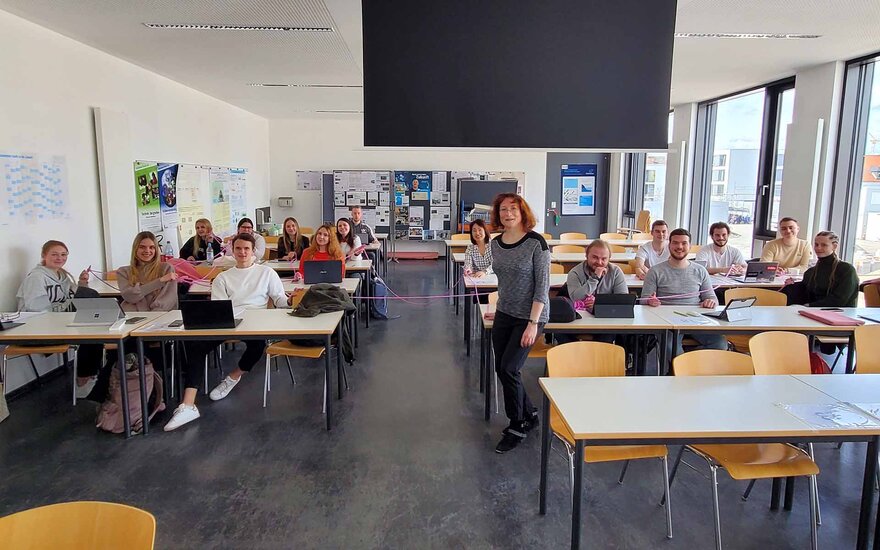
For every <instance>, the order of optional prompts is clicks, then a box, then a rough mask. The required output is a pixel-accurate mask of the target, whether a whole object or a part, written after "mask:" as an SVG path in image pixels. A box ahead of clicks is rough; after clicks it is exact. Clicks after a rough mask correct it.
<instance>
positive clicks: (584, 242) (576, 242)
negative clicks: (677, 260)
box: [443, 239, 650, 248]
mask: <svg viewBox="0 0 880 550" xmlns="http://www.w3.org/2000/svg"><path fill="white" fill-rule="evenodd" d="M594 240H595V239H546V241H547V245H548V246H559V245H572V246H589V244H590V243H591V242H593V241H594ZM443 242H444V243H446V246H447V247H449V248H467V245H469V244H471V241H470V239H461V240H458V239H456V240H452V239H447V240H444V241H443ZM605 242H606V243H608V244H610V245H614V246H624V247H627V248H637V247H639V246H641V245H642V244H644V243H646V242H650V240H648V241H631V240H628V239H612V240H609V241H605Z"/></svg>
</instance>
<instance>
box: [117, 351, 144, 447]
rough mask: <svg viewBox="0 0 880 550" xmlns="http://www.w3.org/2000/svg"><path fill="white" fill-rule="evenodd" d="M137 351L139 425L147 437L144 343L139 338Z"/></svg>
mask: <svg viewBox="0 0 880 550" xmlns="http://www.w3.org/2000/svg"><path fill="white" fill-rule="evenodd" d="M137 350H138V384H140V390H141V419H142V420H141V425H142V426H143V431H142V432H141V433H143V434H144V435H147V434H148V433H150V410H149V408H148V407H149V405H148V404H147V397H148V396H147V376H146V373H145V372H144V341H143V340H141V339H140V338H138V339H137ZM123 387H125V386H123Z"/></svg>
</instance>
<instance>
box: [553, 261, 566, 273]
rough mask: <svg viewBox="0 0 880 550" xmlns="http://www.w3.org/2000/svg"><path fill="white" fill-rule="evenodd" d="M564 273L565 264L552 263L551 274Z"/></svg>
mask: <svg viewBox="0 0 880 550" xmlns="http://www.w3.org/2000/svg"><path fill="white" fill-rule="evenodd" d="M564 273H565V266H564V265H562V264H553V263H551V264H550V274H551V275H556V274H564Z"/></svg>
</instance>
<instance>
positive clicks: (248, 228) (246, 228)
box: [238, 222, 254, 234]
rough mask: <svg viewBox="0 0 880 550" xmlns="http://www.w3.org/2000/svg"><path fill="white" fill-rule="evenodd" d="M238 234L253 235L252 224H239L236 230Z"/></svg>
mask: <svg viewBox="0 0 880 550" xmlns="http://www.w3.org/2000/svg"><path fill="white" fill-rule="evenodd" d="M238 232H239V233H249V234H253V232H254V224H252V223H250V222H244V223H243V224H241V226H240V227H239V228H238Z"/></svg>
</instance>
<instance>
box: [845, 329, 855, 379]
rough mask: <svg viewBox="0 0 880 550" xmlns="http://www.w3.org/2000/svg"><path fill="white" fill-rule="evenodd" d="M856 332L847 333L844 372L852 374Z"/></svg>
mask: <svg viewBox="0 0 880 550" xmlns="http://www.w3.org/2000/svg"><path fill="white" fill-rule="evenodd" d="M855 351H856V333H855V332H851V333H850V334H849V343H848V344H847V348H846V373H847V374H852V373H853V372H854V369H853V365H854V363H855V357H856V353H855Z"/></svg>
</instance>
